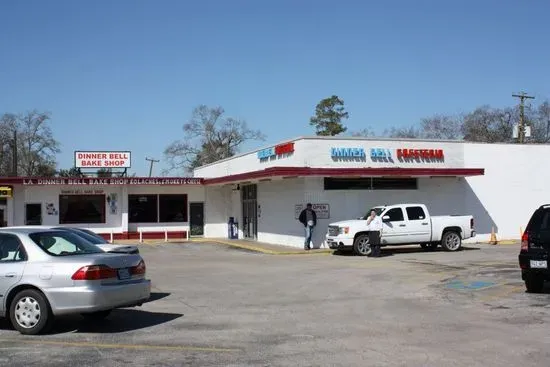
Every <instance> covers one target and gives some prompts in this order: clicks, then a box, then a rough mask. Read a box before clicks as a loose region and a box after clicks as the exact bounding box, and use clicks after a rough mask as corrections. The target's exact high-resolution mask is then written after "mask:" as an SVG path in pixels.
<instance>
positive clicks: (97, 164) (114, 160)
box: [74, 151, 131, 168]
mask: <svg viewBox="0 0 550 367" xmlns="http://www.w3.org/2000/svg"><path fill="white" fill-rule="evenodd" d="M130 157H131V153H130V152H83V151H76V152H74V166H75V167H76V168H130V167H131V162H130Z"/></svg>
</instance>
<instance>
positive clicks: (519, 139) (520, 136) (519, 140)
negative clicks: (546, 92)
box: [512, 92, 535, 144]
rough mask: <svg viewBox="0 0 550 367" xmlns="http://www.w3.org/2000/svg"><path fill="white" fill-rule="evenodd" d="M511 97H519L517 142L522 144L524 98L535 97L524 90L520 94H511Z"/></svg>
mask: <svg viewBox="0 0 550 367" xmlns="http://www.w3.org/2000/svg"><path fill="white" fill-rule="evenodd" d="M512 97H516V98H519V126H518V142H519V143H520V144H523V142H524V140H525V100H526V99H535V97H533V96H528V95H527V94H526V93H525V92H521V93H520V94H512Z"/></svg>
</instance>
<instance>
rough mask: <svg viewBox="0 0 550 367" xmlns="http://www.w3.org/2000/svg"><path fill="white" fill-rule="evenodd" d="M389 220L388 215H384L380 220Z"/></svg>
mask: <svg viewBox="0 0 550 367" xmlns="http://www.w3.org/2000/svg"><path fill="white" fill-rule="evenodd" d="M389 221H390V216H389V215H384V216H383V217H382V222H389Z"/></svg>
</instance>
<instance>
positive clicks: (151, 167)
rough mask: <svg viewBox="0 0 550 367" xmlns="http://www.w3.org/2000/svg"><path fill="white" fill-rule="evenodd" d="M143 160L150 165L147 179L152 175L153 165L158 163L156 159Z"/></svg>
mask: <svg viewBox="0 0 550 367" xmlns="http://www.w3.org/2000/svg"><path fill="white" fill-rule="evenodd" d="M145 160H146V161H149V162H151V164H150V165H149V177H151V175H152V174H153V164H155V163H158V162H160V161H159V160H158V159H153V158H145Z"/></svg>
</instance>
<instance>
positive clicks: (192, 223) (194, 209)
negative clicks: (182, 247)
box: [189, 203, 204, 236]
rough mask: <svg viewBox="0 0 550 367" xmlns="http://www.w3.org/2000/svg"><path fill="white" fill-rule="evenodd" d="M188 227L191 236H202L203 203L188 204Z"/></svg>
mask: <svg viewBox="0 0 550 367" xmlns="http://www.w3.org/2000/svg"><path fill="white" fill-rule="evenodd" d="M189 227H190V231H191V233H190V235H191V236H202V235H204V203H189Z"/></svg>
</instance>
